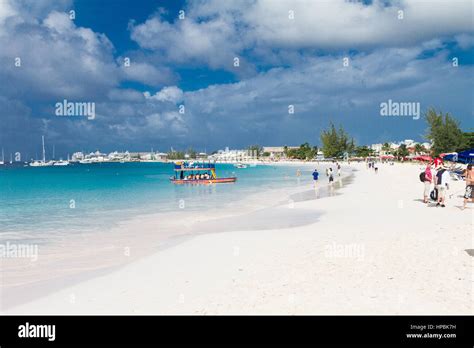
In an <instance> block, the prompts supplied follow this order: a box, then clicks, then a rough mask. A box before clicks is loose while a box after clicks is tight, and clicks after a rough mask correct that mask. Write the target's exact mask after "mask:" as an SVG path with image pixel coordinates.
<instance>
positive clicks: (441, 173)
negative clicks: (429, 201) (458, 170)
mask: <svg viewBox="0 0 474 348" xmlns="http://www.w3.org/2000/svg"><path fill="white" fill-rule="evenodd" d="M449 181H450V178H449V171H448V170H447V168H446V167H445V166H444V165H443V166H441V167H439V169H438V172H437V173H436V188H437V189H438V203H437V204H436V206H437V207H438V206H440V205H441V207H442V208H444V207H445V206H446V205H445V203H446V190H449Z"/></svg>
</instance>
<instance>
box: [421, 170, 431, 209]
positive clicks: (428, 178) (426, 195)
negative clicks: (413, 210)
mask: <svg viewBox="0 0 474 348" xmlns="http://www.w3.org/2000/svg"><path fill="white" fill-rule="evenodd" d="M424 174H425V176H424V180H423V184H424V187H425V189H424V191H423V203H428V202H429V197H430V192H431V183H432V182H433V173H432V171H431V164H430V163H428V165H427V166H426V169H425V172H424Z"/></svg>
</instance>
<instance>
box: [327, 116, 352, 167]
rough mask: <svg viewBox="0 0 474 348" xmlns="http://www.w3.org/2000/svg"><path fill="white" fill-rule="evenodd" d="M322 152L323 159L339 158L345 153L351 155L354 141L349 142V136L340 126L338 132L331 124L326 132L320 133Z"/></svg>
mask: <svg viewBox="0 0 474 348" xmlns="http://www.w3.org/2000/svg"><path fill="white" fill-rule="evenodd" d="M321 143H322V144H323V147H322V151H323V153H324V156H325V157H335V158H341V157H343V156H344V153H345V152H348V153H351V152H353V151H354V149H355V144H354V139H351V141H349V135H348V134H347V133H346V132H345V131H344V129H343V128H342V126H340V127H339V130H336V127H335V126H334V124H333V123H331V124H330V127H329V129H328V130H324V131H323V132H322V133H321Z"/></svg>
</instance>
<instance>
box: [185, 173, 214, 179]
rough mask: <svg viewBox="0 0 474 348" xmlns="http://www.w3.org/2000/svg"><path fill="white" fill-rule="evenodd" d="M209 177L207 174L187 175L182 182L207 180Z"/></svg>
mask: <svg viewBox="0 0 474 348" xmlns="http://www.w3.org/2000/svg"><path fill="white" fill-rule="evenodd" d="M210 178H211V176H210V175H209V173H204V174H189V175H187V176H185V177H184V180H207V179H210Z"/></svg>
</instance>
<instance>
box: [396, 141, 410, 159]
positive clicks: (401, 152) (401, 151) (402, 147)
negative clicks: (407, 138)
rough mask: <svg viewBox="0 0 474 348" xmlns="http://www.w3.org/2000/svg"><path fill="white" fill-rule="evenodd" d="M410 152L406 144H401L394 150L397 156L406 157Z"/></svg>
mask: <svg viewBox="0 0 474 348" xmlns="http://www.w3.org/2000/svg"><path fill="white" fill-rule="evenodd" d="M409 154H410V152H409V151H408V149H407V146H406V145H405V144H401V145H400V146H399V147H398V149H397V152H396V155H397V156H398V157H407V156H408V155H409Z"/></svg>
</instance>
